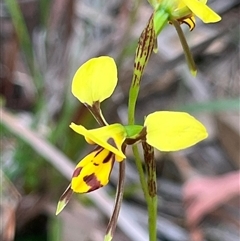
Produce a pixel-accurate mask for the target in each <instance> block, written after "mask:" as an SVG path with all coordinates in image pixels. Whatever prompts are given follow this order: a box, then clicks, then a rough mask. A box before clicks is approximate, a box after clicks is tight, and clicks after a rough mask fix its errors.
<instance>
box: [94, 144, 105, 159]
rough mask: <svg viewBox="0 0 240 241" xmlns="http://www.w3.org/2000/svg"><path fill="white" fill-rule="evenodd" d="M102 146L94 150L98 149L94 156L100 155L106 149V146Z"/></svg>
mask: <svg viewBox="0 0 240 241" xmlns="http://www.w3.org/2000/svg"><path fill="white" fill-rule="evenodd" d="M99 147H100V148H96V149H95V150H94V151H97V152H96V153H95V155H94V157H96V156H98V155H99V153H100V152H101V151H102V150H103V149H104V148H102V147H101V146H99Z"/></svg>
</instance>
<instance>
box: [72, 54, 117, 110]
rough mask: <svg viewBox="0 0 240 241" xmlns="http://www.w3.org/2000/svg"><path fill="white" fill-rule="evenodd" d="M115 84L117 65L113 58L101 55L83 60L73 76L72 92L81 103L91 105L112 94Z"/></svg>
mask: <svg viewBox="0 0 240 241" xmlns="http://www.w3.org/2000/svg"><path fill="white" fill-rule="evenodd" d="M116 85H117V67H116V64H115V61H114V59H113V58H111V57H108V56H101V57H98V58H92V59H90V60H88V61H87V62H85V63H84V64H83V65H82V66H80V68H79V69H78V70H77V72H76V74H75V75H74V77H73V82H72V93H73V95H74V96H75V97H76V98H77V99H79V100H80V101H81V102H82V103H83V104H85V105H87V106H93V104H94V103H95V102H102V101H103V100H105V99H107V98H108V97H109V96H111V95H112V93H113V91H114V89H115V87H116Z"/></svg>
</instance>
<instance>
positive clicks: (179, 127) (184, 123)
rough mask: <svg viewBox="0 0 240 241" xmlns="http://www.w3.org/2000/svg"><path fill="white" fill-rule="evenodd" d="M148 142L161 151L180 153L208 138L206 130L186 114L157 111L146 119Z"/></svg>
mask: <svg viewBox="0 0 240 241" xmlns="http://www.w3.org/2000/svg"><path fill="white" fill-rule="evenodd" d="M144 126H145V127H146V132H147V135H146V141H147V143H148V144H150V145H151V146H153V147H155V148H157V149H158V150H160V151H178V150H181V149H185V148H187V147H190V146H192V145H194V144H196V143H197V142H199V141H201V140H203V139H205V138H207V136H208V133H207V131H206V128H205V127H204V126H203V124H202V123H200V122H199V121H198V120H196V119H195V118H194V117H193V116H191V115H189V114H187V113H184V112H171V111H157V112H154V113H152V114H150V115H148V116H147V117H146V119H145V123H144Z"/></svg>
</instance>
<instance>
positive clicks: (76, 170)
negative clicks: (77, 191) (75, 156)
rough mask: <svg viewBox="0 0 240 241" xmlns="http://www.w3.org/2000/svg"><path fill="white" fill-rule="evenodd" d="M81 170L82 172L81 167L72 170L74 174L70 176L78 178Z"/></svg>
mask: <svg viewBox="0 0 240 241" xmlns="http://www.w3.org/2000/svg"><path fill="white" fill-rule="evenodd" d="M81 170H82V167H77V168H76V169H75V170H74V172H73V174H72V177H78V176H79V174H80V172H81Z"/></svg>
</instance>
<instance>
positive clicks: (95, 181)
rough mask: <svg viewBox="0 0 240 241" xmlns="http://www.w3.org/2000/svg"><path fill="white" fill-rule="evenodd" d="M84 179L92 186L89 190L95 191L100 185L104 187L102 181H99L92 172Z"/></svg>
mask: <svg viewBox="0 0 240 241" xmlns="http://www.w3.org/2000/svg"><path fill="white" fill-rule="evenodd" d="M83 181H84V182H85V183H86V184H87V185H88V186H90V189H89V190H88V191H87V192H91V191H94V190H96V189H98V188H100V187H102V185H101V183H100V182H99V181H98V179H97V177H96V175H95V174H94V173H92V174H91V175H88V176H85V177H84V178H83Z"/></svg>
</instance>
